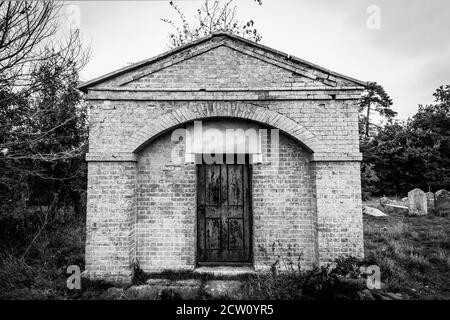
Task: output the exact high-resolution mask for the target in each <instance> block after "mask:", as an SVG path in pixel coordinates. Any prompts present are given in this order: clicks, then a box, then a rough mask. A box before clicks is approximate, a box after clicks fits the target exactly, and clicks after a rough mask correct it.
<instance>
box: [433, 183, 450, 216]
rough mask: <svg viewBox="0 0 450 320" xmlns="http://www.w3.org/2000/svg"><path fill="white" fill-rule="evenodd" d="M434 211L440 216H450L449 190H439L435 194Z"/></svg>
mask: <svg viewBox="0 0 450 320" xmlns="http://www.w3.org/2000/svg"><path fill="white" fill-rule="evenodd" d="M435 198H436V201H435V206H436V211H437V212H438V214H439V215H440V216H447V217H448V216H450V192H449V191H447V190H444V189H442V190H439V191H438V192H436V195H435Z"/></svg>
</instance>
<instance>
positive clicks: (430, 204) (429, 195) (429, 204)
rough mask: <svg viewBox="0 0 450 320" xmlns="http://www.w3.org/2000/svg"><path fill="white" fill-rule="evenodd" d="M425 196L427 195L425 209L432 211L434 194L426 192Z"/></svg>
mask: <svg viewBox="0 0 450 320" xmlns="http://www.w3.org/2000/svg"><path fill="white" fill-rule="evenodd" d="M426 195H427V207H428V210H432V209H434V202H435V201H434V193H433V192H431V191H430V192H427V193H426Z"/></svg>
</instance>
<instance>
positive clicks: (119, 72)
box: [77, 31, 367, 93]
mask: <svg viewBox="0 0 450 320" xmlns="http://www.w3.org/2000/svg"><path fill="white" fill-rule="evenodd" d="M215 36H227V37H229V38H231V39H236V40H240V41H242V42H245V43H247V44H249V45H251V46H254V47H258V48H260V49H263V50H266V51H269V52H271V53H274V54H276V55H280V56H282V57H284V58H286V59H288V60H290V61H293V62H299V63H302V64H305V65H307V66H310V67H312V68H314V69H317V70H320V71H323V72H325V73H328V74H330V75H332V76H336V77H339V78H342V79H346V80H350V81H353V82H355V83H357V84H359V85H362V86H363V87H366V86H367V82H366V81H362V80H358V79H355V78H352V77H349V76H346V75H343V74H341V73H337V72H334V71H332V70H330V69H327V68H324V67H321V66H319V65H317V64H314V63H311V62H309V61H306V60H303V59H300V58H298V57H296V56H293V55H290V54H287V53H285V52H282V51H279V50H276V49H273V48H270V47H267V46H265V45H262V44H259V43H256V42H254V41H251V40H248V39H245V38H243V37H240V36H237V35H235V34H231V33H229V32H227V31H217V32H213V33H211V34H209V35H207V36H205V37H203V38H200V39H198V40H195V41H192V42H190V43H187V44H184V45H182V46H179V47H176V48H174V49H172V50H169V51H166V52H163V53H161V54H159V55H157V56H154V57H152V58H149V59H145V60H142V61H139V62H137V63H135V64H132V65H130V66H126V67H123V68H120V69H117V70H115V71H112V72H109V73H107V74H105V75H103V76H100V77H97V78H94V79H92V80H89V81H86V82H83V83H81V84H80V85H78V87H77V88H78V89H79V90H80V91H82V92H84V93H87V89H88V87H90V86H94V85H96V84H98V83H101V82H103V81H105V80H107V79H110V78H113V77H117V76H120V75H122V74H124V73H127V72H129V71H133V70H135V69H138V68H140V67H142V66H144V65H146V64H149V63H152V62H155V61H157V60H160V59H163V58H165V57H167V56H170V55H172V54H174V53H177V52H179V51H182V50H185V49H188V48H190V47H192V46H195V45H197V44H200V43H203V42H205V41H208V40H209V39H211V38H213V37H215Z"/></svg>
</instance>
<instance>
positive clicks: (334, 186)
mask: <svg viewBox="0 0 450 320" xmlns="http://www.w3.org/2000/svg"><path fill="white" fill-rule="evenodd" d="M313 172H314V175H315V179H314V181H315V184H316V192H317V194H316V197H317V221H318V241H319V257H320V262H321V263H322V264H325V263H328V262H331V261H333V260H334V259H336V258H337V257H339V256H342V255H351V256H355V257H363V255H364V246H363V225H362V223H363V221H362V204H361V179H360V172H361V171H360V163H359V162H316V163H314V170H313Z"/></svg>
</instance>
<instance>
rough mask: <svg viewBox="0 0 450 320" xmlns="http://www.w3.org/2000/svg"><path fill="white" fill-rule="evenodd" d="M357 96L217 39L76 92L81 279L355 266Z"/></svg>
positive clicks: (232, 40)
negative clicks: (82, 153)
mask: <svg viewBox="0 0 450 320" xmlns="http://www.w3.org/2000/svg"><path fill="white" fill-rule="evenodd" d="M365 85H366V84H365V82H362V81H359V80H356V79H353V78H350V77H347V76H344V75H341V74H337V73H335V72H332V71H330V70H327V69H324V68H322V67H319V66H317V65H314V64H312V63H309V62H307V61H304V60H301V59H299V58H296V57H293V56H291V55H287V54H285V53H282V52H279V51H277V50H274V49H271V48H268V47H265V46H262V45H260V44H256V43H254V42H251V41H249V40H246V39H243V38H240V37H237V36H234V35H230V34H228V33H225V32H218V33H214V34H212V35H210V36H208V37H205V38H203V39H200V40H197V41H195V42H193V43H190V44H188V45H184V46H182V47H178V48H176V49H174V50H171V51H169V52H166V53H163V54H161V55H159V56H157V57H154V58H151V59H148V60H145V61H142V62H139V63H137V64H134V65H132V66H128V67H125V68H123V69H120V70H118V71H115V72H112V73H110V74H107V75H105V76H102V77H100V78H97V79H94V80H92V81H89V82H86V83H84V84H82V85H81V87H80V89H81V90H82V91H84V92H86V93H87V96H88V100H89V104H90V113H89V123H90V130H89V153H88V154H87V155H86V161H87V162H88V200H87V201H88V202H87V240H86V270H85V273H86V275H87V276H88V277H100V278H111V279H118V278H120V279H129V277H130V276H131V273H132V270H133V267H132V266H133V265H135V264H136V263H138V264H139V266H140V268H142V269H143V270H144V271H147V272H158V271H162V270H166V269H174V270H180V269H183V270H186V269H188V270H193V269H195V268H198V267H200V266H222V265H226V266H248V267H251V268H254V269H255V270H257V271H258V270H264V269H266V268H269V267H270V265H271V264H272V263H273V262H275V260H276V255H278V254H279V255H281V257H285V258H287V256H288V255H289V254H290V253H293V254H294V255H295V258H294V259H295V261H296V259H297V257H300V261H301V265H302V266H303V267H305V268H310V267H312V266H313V265H316V264H325V263H328V262H331V261H333V260H334V259H335V258H337V257H339V256H342V255H351V256H356V257H362V256H363V230H362V229H363V228H362V207H361V183H360V161H361V153H360V152H359V142H358V108H357V100H358V99H359V97H360V94H361V92H362V90H364V88H365ZM227 132H233V135H230V136H227V135H226V134H227ZM254 132H256V133H257V134H256V135H254V134H253V133H254ZM223 136H225V137H226V139H221V137H223ZM230 137H231V138H230ZM249 141H250V142H249ZM236 150H237V151H236ZM233 154H234V155H233ZM205 155H208V156H207V157H204V156H205ZM211 159H214V161H213V162H212V163H211V161H210V160H211Z"/></svg>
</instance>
